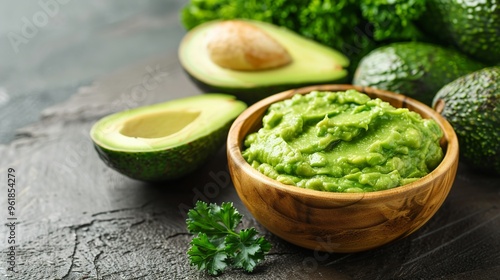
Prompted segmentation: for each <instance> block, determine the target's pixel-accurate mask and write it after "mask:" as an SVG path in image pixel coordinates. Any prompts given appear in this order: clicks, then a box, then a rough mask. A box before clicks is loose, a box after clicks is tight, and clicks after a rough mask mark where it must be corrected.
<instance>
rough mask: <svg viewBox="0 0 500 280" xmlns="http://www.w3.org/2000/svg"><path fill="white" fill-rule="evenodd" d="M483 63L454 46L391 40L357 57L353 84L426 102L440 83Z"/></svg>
mask: <svg viewBox="0 0 500 280" xmlns="http://www.w3.org/2000/svg"><path fill="white" fill-rule="evenodd" d="M483 67H484V65H483V64H482V63H479V62H477V61H475V60H472V59H470V58H468V57H467V56H465V55H464V54H462V53H460V52H458V51H456V50H453V49H447V48H444V47H441V46H438V45H434V44H429V43H423V42H401V43H392V44H389V45H386V46H383V47H379V48H377V49H375V50H373V51H372V52H370V53H369V54H368V55H366V56H365V57H364V58H363V59H362V60H361V61H360V63H359V65H358V68H357V69H356V72H355V73H354V78H353V84H355V85H361V86H370V87H374V88H378V89H383V90H389V91H393V92H396V93H401V94H404V95H407V96H409V97H412V98H414V99H417V100H418V101H420V102H422V103H425V104H426V105H428V106H430V105H431V104H432V99H433V98H434V95H435V94H436V92H437V91H438V90H439V89H440V88H441V87H443V86H444V85H446V84H447V83H449V82H451V81H453V80H455V79H457V78H458V77H460V76H463V75H465V74H468V73H470V72H473V71H475V70H479V69H481V68H483Z"/></svg>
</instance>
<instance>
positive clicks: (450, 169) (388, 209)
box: [227, 85, 458, 253]
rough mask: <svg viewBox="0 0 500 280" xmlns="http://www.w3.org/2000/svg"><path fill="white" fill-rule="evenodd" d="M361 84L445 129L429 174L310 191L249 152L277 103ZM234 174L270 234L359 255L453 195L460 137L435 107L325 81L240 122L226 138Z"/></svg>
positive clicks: (252, 111) (400, 233)
mask: <svg viewBox="0 0 500 280" xmlns="http://www.w3.org/2000/svg"><path fill="white" fill-rule="evenodd" d="M347 89H356V90H358V91H359V92H364V93H366V94H368V95H369V96H371V97H372V98H375V97H378V98H380V99H382V100H384V101H388V102H389V103H391V104H392V105H393V106H395V107H405V108H408V109H410V110H412V111H415V112H417V113H419V114H420V115H422V117H424V118H431V119H434V120H435V121H436V122H437V123H438V124H439V125H440V126H441V129H442V130H443V132H444V136H443V138H442V140H441V146H442V148H443V151H444V153H445V155H444V159H443V160H442V162H441V163H440V164H439V166H438V167H437V168H436V169H435V170H433V171H432V172H431V173H429V174H428V175H427V176H425V177H423V178H421V179H419V180H417V181H415V182H413V183H410V184H407V185H404V186H400V187H396V188H393V189H388V190H383V191H376V192H367V193H334V192H322V191H316V190H310V189H303V188H299V187H296V186H290V185H285V184H282V183H280V182H278V181H275V180H273V179H271V178H269V177H267V176H265V175H263V174H262V173H260V172H259V171H257V170H256V169H254V168H252V167H251V166H250V165H249V164H248V163H247V162H246V161H245V159H244V158H243V157H242V155H241V152H242V147H243V141H244V138H245V136H246V135H248V134H249V133H252V132H255V131H257V130H258V129H259V128H260V127H261V126H262V117H263V115H264V114H265V113H266V110H267V108H268V107H269V105H271V104H272V103H275V102H277V101H281V100H284V99H288V98H291V97H292V96H293V95H295V94H297V93H299V94H305V93H309V92H311V91H313V90H325V91H345V90H347ZM227 157H228V164H229V171H230V174H231V178H232V180H233V183H234V186H235V188H236V191H237V193H238V196H239V197H240V199H241V200H242V202H243V203H244V205H245V206H246V207H247V208H248V210H249V211H250V213H251V214H252V215H253V216H254V217H255V219H256V220H257V221H258V222H259V223H261V224H262V225H263V226H264V227H266V228H267V229H268V230H269V231H270V232H272V233H273V234H275V235H277V236H279V237H280V238H282V239H284V240H286V241H288V242H290V243H293V244H295V245H298V246H301V247H305V248H309V249H312V250H319V251H327V252H339V253H347V252H359V251H364V250H368V249H372V248H376V247H379V246H382V245H384V244H387V243H389V242H392V241H395V240H398V239H401V238H403V237H406V236H408V235H409V234H411V233H413V232H414V231H416V230H417V229H419V228H420V227H421V226H422V225H424V224H425V223H426V222H427V221H428V220H429V219H430V218H431V217H432V216H433V215H434V214H435V213H436V211H437V210H438V209H439V207H440V206H441V204H442V203H443V201H444V200H445V199H446V197H447V195H448V193H449V191H450V189H451V187H452V185H453V181H454V179H455V175H456V171H457V166H458V140H457V137H456V135H455V132H454V130H453V128H452V127H451V125H450V124H449V123H448V122H447V121H446V120H445V119H444V118H443V117H441V115H439V114H438V113H437V112H435V111H434V110H433V109H431V108H429V107H428V106H426V105H424V104H423V103H420V102H418V101H416V100H413V99H411V98H409V97H406V96H404V95H401V94H395V93H391V92H387V91H382V90H376V89H373V88H368V87H360V86H352V85H321V86H311V87H304V88H299V89H294V90H289V91H285V92H282V93H278V94H275V95H272V96H270V97H268V98H266V99H263V100H261V101H259V102H257V103H255V104H254V105H252V106H250V107H249V108H247V109H246V110H245V111H244V112H243V113H242V114H241V115H240V116H239V117H238V118H237V119H236V120H235V121H234V123H233V125H232V127H231V129H230V131H229V135H228V139H227Z"/></svg>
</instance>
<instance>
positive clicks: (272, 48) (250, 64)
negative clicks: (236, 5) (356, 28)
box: [206, 20, 292, 71]
mask: <svg viewBox="0 0 500 280" xmlns="http://www.w3.org/2000/svg"><path fill="white" fill-rule="evenodd" d="M206 48H207V51H208V54H209V56H210V59H211V60H212V62H214V63H215V64H217V65H219V66H220V67H223V68H227V69H232V70H246V71H256V70H265V69H270V68H277V67H282V66H285V65H287V64H289V63H290V62H291V61H292V58H291V56H290V54H289V53H288V51H287V50H286V49H285V48H284V47H283V46H282V45H280V43H278V42H277V41H276V40H275V39H273V38H272V37H271V36H269V35H268V34H267V33H266V32H264V31H263V30H261V29H260V28H258V27H256V26H254V25H252V24H249V23H246V22H243V21H237V20H230V21H223V22H219V23H218V24H217V25H216V26H214V27H213V28H212V29H211V30H210V31H209V32H208V33H207V37H206Z"/></svg>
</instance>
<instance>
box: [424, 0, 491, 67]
mask: <svg viewBox="0 0 500 280" xmlns="http://www.w3.org/2000/svg"><path fill="white" fill-rule="evenodd" d="M418 25H419V27H420V28H421V29H422V31H424V33H426V34H429V35H431V36H432V37H433V38H434V39H436V40H438V41H439V42H441V43H444V44H448V45H451V46H454V47H456V48H457V49H458V50H460V51H461V52H463V53H465V54H467V55H470V56H471V57H473V58H475V59H477V60H479V61H483V62H484V63H487V64H489V65H495V64H498V63H500V0H481V1H464V0H426V11H425V12H424V13H423V14H422V15H421V17H420V19H419V21H418Z"/></svg>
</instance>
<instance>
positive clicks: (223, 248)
mask: <svg viewBox="0 0 500 280" xmlns="http://www.w3.org/2000/svg"><path fill="white" fill-rule="evenodd" d="M242 217H243V216H242V215H241V214H240V213H238V211H237V210H236V208H234V206H233V204H232V203H229V202H225V203H222V204H221V206H219V205H217V204H207V203H205V202H202V201H198V202H197V203H196V206H195V207H194V208H193V209H191V210H189V212H188V219H187V220H186V223H187V228H188V230H189V232H190V233H193V234H197V235H196V236H195V237H194V238H193V240H192V241H191V243H190V244H191V247H190V248H189V250H188V252H187V253H188V255H189V259H190V261H191V265H196V266H197V267H198V269H199V270H207V271H208V273H209V274H211V275H217V274H219V273H221V272H222V271H224V270H225V269H226V268H227V267H228V266H230V265H232V266H234V267H236V268H242V269H244V270H246V271H248V272H251V271H253V269H254V268H255V267H256V266H257V264H258V263H259V262H260V261H261V260H263V259H264V255H265V254H266V253H267V252H269V250H270V249H271V244H270V243H269V242H268V241H267V240H266V239H265V238H263V237H259V236H258V232H257V230H255V228H249V229H243V230H241V231H240V232H239V233H237V232H236V227H237V226H238V225H239V224H240V223H241V218H242Z"/></svg>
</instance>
